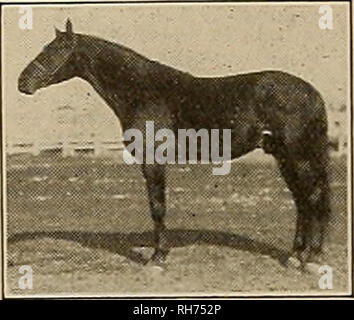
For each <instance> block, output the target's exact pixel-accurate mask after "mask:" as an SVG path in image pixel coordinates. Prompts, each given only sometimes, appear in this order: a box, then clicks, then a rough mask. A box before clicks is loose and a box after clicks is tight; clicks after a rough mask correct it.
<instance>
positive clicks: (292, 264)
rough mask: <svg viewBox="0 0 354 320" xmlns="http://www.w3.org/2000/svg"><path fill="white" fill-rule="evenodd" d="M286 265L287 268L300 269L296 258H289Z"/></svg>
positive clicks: (299, 262)
mask: <svg viewBox="0 0 354 320" xmlns="http://www.w3.org/2000/svg"><path fill="white" fill-rule="evenodd" d="M286 265H287V267H291V268H295V269H300V268H301V261H300V260H299V259H298V258H296V257H289V259H288V261H287V263H286Z"/></svg>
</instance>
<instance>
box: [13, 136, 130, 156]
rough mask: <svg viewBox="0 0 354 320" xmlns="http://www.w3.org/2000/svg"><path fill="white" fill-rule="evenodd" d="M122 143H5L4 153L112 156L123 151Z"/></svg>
mask: <svg viewBox="0 0 354 320" xmlns="http://www.w3.org/2000/svg"><path fill="white" fill-rule="evenodd" d="M123 148H124V146H123V143H122V142H117V141H92V140H91V141H64V142H56V143H43V142H42V143H35V142H31V143H24V142H19V143H7V144H6V153H7V154H8V155H14V154H32V155H34V156H38V155H39V154H57V155H60V156H63V157H68V156H76V155H80V154H88V155H93V156H114V155H116V154H117V155H120V154H121V153H122V152H123Z"/></svg>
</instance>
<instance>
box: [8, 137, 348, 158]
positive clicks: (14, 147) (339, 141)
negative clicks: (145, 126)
mask: <svg viewBox="0 0 354 320" xmlns="http://www.w3.org/2000/svg"><path fill="white" fill-rule="evenodd" d="M347 147H348V146H347V141H346V139H345V136H343V135H337V136H335V137H331V139H330V150H331V155H332V156H333V157H340V156H343V155H346V153H347ZM123 149H124V146H123V143H122V142H121V141H93V140H91V141H64V142H56V143H50V144H48V143H34V142H31V143H24V142H18V143H7V144H6V154H8V155H14V154H32V155H34V156H38V155H39V154H56V155H58V156H63V157H69V156H70V157H73V156H78V155H84V154H85V155H92V156H121V155H122V152H123Z"/></svg>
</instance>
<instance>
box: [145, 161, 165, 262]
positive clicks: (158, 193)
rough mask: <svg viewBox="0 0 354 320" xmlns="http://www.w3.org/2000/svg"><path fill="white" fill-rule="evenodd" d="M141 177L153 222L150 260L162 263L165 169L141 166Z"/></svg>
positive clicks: (161, 166) (159, 166) (156, 166)
mask: <svg viewBox="0 0 354 320" xmlns="http://www.w3.org/2000/svg"><path fill="white" fill-rule="evenodd" d="M142 171H143V175H144V177H145V180H146V186H147V191H148V197H149V204H150V210H151V216H152V219H153V222H154V249H155V251H154V254H153V256H152V260H153V261H155V262H162V261H163V260H164V259H165V257H166V255H167V253H168V252H167V249H166V248H164V246H165V244H166V243H165V242H166V239H165V238H166V235H165V224H164V217H165V214H166V203H165V167H164V166H163V165H157V164H152V165H146V164H144V165H143V166H142Z"/></svg>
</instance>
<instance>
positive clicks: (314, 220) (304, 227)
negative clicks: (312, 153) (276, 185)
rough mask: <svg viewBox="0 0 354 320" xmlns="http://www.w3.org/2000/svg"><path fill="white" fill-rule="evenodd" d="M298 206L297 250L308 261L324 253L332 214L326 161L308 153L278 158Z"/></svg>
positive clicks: (298, 254)
mask: <svg viewBox="0 0 354 320" xmlns="http://www.w3.org/2000/svg"><path fill="white" fill-rule="evenodd" d="M276 158H277V160H278V163H279V167H280V171H281V173H282V175H283V177H284V179H285V181H286V183H287V185H288V187H289V189H290V191H291V192H292V194H293V197H294V201H295V204H296V208H297V222H296V232H295V239H294V248H293V249H294V253H295V254H296V256H297V258H298V259H299V260H300V261H301V262H302V263H305V262H307V261H310V260H312V259H313V258H314V256H315V255H316V254H318V253H320V252H321V249H322V244H323V239H324V234H325V232H326V229H327V223H328V216H329V194H328V181H327V173H326V172H327V171H326V170H327V168H326V165H327V164H326V163H325V162H321V160H320V159H316V161H317V162H315V161H314V160H315V159H311V158H309V157H308V156H303V157H297V158H294V157H290V156H287V157H285V156H284V155H283V156H278V157H276Z"/></svg>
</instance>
